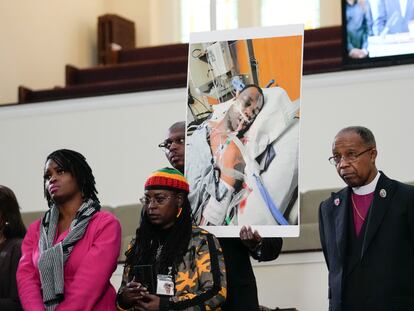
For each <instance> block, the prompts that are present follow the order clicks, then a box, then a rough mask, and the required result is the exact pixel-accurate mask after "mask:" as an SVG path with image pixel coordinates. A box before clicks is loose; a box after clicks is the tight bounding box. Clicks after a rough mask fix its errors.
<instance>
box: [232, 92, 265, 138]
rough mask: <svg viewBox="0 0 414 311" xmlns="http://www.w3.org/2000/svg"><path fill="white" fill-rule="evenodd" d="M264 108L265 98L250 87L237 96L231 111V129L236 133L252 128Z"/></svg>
mask: <svg viewBox="0 0 414 311" xmlns="http://www.w3.org/2000/svg"><path fill="white" fill-rule="evenodd" d="M262 107H263V96H262V94H260V92H259V91H258V89H257V88H255V87H249V88H247V89H245V90H244V91H243V92H242V93H240V94H239V96H237V98H236V99H235V102H234V104H233V105H232V107H231V108H230V111H229V127H230V128H231V129H232V130H233V131H236V132H239V131H242V130H244V129H246V128H247V127H248V126H250V125H251V124H252V123H253V121H254V119H255V118H256V117H257V115H258V114H259V112H260V110H261V109H262Z"/></svg>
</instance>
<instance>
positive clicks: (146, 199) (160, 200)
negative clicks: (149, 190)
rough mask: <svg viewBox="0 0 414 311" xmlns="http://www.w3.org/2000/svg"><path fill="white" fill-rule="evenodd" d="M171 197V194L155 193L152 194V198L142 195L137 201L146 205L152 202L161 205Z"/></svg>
mask: <svg viewBox="0 0 414 311" xmlns="http://www.w3.org/2000/svg"><path fill="white" fill-rule="evenodd" d="M171 197H172V195H157V196H154V197H152V198H150V197H142V198H140V199H139V201H140V202H141V204H142V205H146V206H149V205H150V204H151V202H152V204H153V205H154V204H156V205H163V204H165V203H166V202H167V201H168V200H169V199H170V198H171Z"/></svg>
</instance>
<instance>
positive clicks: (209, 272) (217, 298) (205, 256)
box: [117, 227, 227, 311]
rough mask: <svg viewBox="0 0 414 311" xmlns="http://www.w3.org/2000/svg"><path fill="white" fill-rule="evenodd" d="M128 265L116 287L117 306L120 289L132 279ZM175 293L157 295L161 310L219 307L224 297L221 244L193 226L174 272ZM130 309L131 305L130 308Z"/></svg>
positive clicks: (211, 308) (193, 309)
mask: <svg viewBox="0 0 414 311" xmlns="http://www.w3.org/2000/svg"><path fill="white" fill-rule="evenodd" d="M130 268H131V267H130V266H125V267H124V273H123V277H122V284H121V287H120V289H119V291H118V298H117V307H118V310H121V311H122V310H125V309H122V308H121V307H120V299H121V293H122V290H123V288H124V287H125V285H126V284H127V283H128V282H129V281H130V280H131V276H130V273H129V272H130ZM174 293H175V294H174V296H172V297H168V296H160V298H161V300H160V311H164V310H188V311H198V310H221V308H220V306H222V305H223V304H224V302H225V300H226V294H227V288H226V271H225V266H224V258H223V254H222V251H221V247H220V244H219V242H218V240H217V239H216V237H215V236H214V235H212V234H210V233H209V232H207V231H205V230H203V229H201V228H199V227H193V232H192V236H191V240H190V243H189V247H188V250H187V253H186V254H185V256H184V259H183V261H182V262H181V263H180V265H179V266H178V269H177V272H176V274H175V290H174ZM129 310H133V309H129Z"/></svg>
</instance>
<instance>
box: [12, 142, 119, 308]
mask: <svg viewBox="0 0 414 311" xmlns="http://www.w3.org/2000/svg"><path fill="white" fill-rule="evenodd" d="M43 186H44V195H45V197H46V200H47V202H48V205H49V210H48V211H47V212H46V214H45V215H44V216H43V217H42V219H39V220H37V221H35V222H34V223H33V224H31V225H30V227H29V229H28V230H27V234H26V236H25V238H24V240H23V244H22V257H21V260H20V263H19V267H18V270H17V275H16V278H17V284H18V291H19V296H20V300H21V303H22V306H23V308H24V309H25V310H31V311H38V310H39V311H40V310H42V311H43V310H46V311H49V310H55V309H56V310H60V311H64V310H68V311H69V310H70V311H74V310H82V311H89V310H90V311H92V310H116V307H115V298H116V292H115V289H114V288H113V286H112V285H111V283H110V282H109V279H110V277H111V275H112V273H113V272H114V271H115V268H116V262H117V258H118V255H119V249H120V244H121V226H120V224H119V221H118V220H117V219H116V218H115V217H114V216H113V215H112V214H111V213H108V212H105V211H100V208H101V206H100V204H99V200H98V198H97V193H98V192H97V190H96V188H95V178H94V176H93V174H92V170H91V168H90V166H89V165H88V163H87V162H86V160H85V157H84V156H83V155H81V154H80V153H78V152H76V151H72V150H67V149H61V150H57V151H55V152H53V153H51V154H50V155H49V156H48V157H47V159H46V164H45V169H44V177H43Z"/></svg>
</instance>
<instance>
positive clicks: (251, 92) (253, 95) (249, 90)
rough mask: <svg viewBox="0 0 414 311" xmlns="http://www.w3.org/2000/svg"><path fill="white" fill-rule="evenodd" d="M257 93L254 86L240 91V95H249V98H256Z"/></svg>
mask: <svg viewBox="0 0 414 311" xmlns="http://www.w3.org/2000/svg"><path fill="white" fill-rule="evenodd" d="M259 94H260V92H259V90H258V89H256V88H255V87H249V88H247V89H245V90H244V91H243V92H241V93H240V95H241V96H242V97H251V98H257V97H258V96H259Z"/></svg>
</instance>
